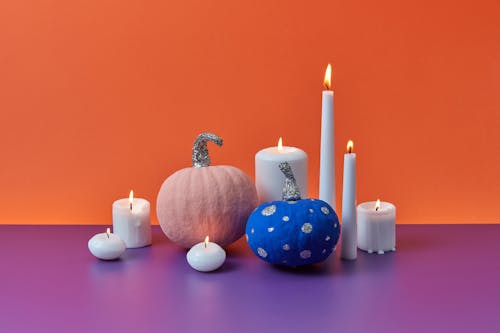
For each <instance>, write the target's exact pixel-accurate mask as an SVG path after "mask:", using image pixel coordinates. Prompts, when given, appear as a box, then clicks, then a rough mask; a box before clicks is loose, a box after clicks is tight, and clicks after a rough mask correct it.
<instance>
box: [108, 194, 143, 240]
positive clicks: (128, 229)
mask: <svg viewBox="0 0 500 333" xmlns="http://www.w3.org/2000/svg"><path fill="white" fill-rule="evenodd" d="M113 231H114V233H115V234H117V235H118V236H119V237H120V238H121V239H122V240H123V241H124V242H125V244H126V245H127V248H136V247H143V246H148V245H151V222H150V204H149V201H147V200H146V199H141V198H134V191H130V195H129V197H128V199H119V200H116V201H115V202H114V203H113Z"/></svg>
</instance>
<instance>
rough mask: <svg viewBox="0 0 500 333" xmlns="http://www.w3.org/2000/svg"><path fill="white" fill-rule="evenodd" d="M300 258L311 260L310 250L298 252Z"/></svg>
mask: <svg viewBox="0 0 500 333" xmlns="http://www.w3.org/2000/svg"><path fill="white" fill-rule="evenodd" d="M300 257H301V258H302V259H309V258H311V251H310V250H304V251H300Z"/></svg>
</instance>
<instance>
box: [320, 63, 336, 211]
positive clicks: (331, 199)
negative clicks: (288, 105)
mask: <svg viewBox="0 0 500 333" xmlns="http://www.w3.org/2000/svg"><path fill="white" fill-rule="evenodd" d="M331 75H332V66H331V65H330V64H328V66H327V68H326V72H325V80H324V85H325V88H326V90H323V98H322V103H321V152H320V153H321V155H320V168H319V198H320V199H321V200H323V201H326V202H327V203H328V204H330V206H332V207H333V209H336V207H335V205H336V200H335V158H334V157H335V147H334V144H335V140H334V126H333V110H334V107H333V90H330V87H331Z"/></svg>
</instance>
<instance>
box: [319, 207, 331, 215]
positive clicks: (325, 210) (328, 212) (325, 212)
mask: <svg viewBox="0 0 500 333" xmlns="http://www.w3.org/2000/svg"><path fill="white" fill-rule="evenodd" d="M321 211H322V212H323V214H325V215H328V214H330V210H329V209H328V207H326V206H322V207H321Z"/></svg>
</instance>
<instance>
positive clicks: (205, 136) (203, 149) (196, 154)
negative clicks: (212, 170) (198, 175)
mask: <svg viewBox="0 0 500 333" xmlns="http://www.w3.org/2000/svg"><path fill="white" fill-rule="evenodd" d="M208 141H212V142H213V143H215V144H216V145H217V146H219V147H220V146H222V138H221V137H220V136H218V135H216V134H214V133H208V132H207V133H201V134H200V135H198V136H197V137H196V140H194V144H193V155H192V160H193V167H195V168H201V167H206V166H209V165H210V156H208V148H207V143H208Z"/></svg>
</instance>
